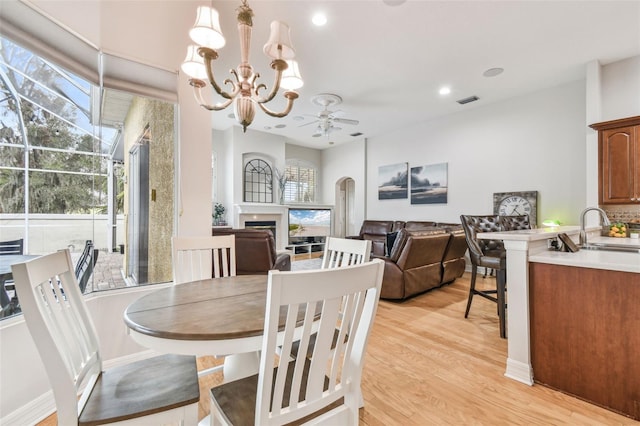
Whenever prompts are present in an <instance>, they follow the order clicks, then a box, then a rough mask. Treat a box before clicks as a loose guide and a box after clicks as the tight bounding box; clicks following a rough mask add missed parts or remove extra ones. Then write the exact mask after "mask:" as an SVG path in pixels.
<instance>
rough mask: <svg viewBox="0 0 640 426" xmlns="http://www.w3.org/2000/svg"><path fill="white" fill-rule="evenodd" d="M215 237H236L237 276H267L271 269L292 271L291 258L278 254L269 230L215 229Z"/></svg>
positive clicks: (284, 254)
mask: <svg viewBox="0 0 640 426" xmlns="http://www.w3.org/2000/svg"><path fill="white" fill-rule="evenodd" d="M213 235H235V236H236V274H237V275H255V274H267V273H268V272H269V270H271V269H278V270H280V271H290V270H291V256H289V254H287V253H280V254H278V253H276V243H275V240H274V238H273V234H272V233H271V231H269V230H260V229H214V230H213Z"/></svg>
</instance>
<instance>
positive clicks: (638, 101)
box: [589, 55, 640, 124]
mask: <svg viewBox="0 0 640 426" xmlns="http://www.w3.org/2000/svg"><path fill="white" fill-rule="evenodd" d="M601 84H602V94H603V95H602V117H601V119H600V120H599V121H609V120H616V119H618V118H625V117H634V116H637V115H640V55H639V56H634V57H632V58H627V59H625V60H622V61H618V62H613V63H611V64H608V65H605V66H603V67H602V76H601ZM589 124H591V123H589Z"/></svg>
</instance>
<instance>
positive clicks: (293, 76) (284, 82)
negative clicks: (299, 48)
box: [280, 60, 304, 90]
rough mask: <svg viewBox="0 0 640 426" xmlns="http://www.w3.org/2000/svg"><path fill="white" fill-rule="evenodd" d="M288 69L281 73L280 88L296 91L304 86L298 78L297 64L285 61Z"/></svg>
mask: <svg viewBox="0 0 640 426" xmlns="http://www.w3.org/2000/svg"><path fill="white" fill-rule="evenodd" d="M287 65H289V67H288V68H287V69H286V70H284V72H283V73H282V78H281V80H280V87H282V88H283V89H286V90H296V89H299V88H301V87H302V86H303V85H304V81H303V80H302V77H301V76H300V69H299V68H298V62H297V61H294V60H290V61H287Z"/></svg>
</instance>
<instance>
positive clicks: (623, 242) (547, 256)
mask: <svg viewBox="0 0 640 426" xmlns="http://www.w3.org/2000/svg"><path fill="white" fill-rule="evenodd" d="M588 242H589V243H607V244H615V245H618V246H624V247H629V248H640V240H638V239H632V238H612V237H598V236H596V237H592V238H589V239H588ZM529 261H530V262H538V263H549V264H553V265H565V266H576V267H580V268H594V269H606V270H611V271H622V272H634V273H637V274H640V253H625V252H618V251H606V250H580V251H578V252H577V253H567V252H561V251H551V250H550V251H542V252H539V253H536V254H531V255H530V256H529Z"/></svg>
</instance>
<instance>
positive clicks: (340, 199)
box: [333, 176, 358, 237]
mask: <svg viewBox="0 0 640 426" xmlns="http://www.w3.org/2000/svg"><path fill="white" fill-rule="evenodd" d="M354 209H355V181H354V180H353V179H352V178H350V177H348V176H347V177H342V178H340V179H338V181H337V182H336V193H335V208H334V218H335V220H334V228H333V232H334V235H335V236H337V237H345V236H347V235H355V234H357V233H358V229H356V224H355V221H354Z"/></svg>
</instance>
